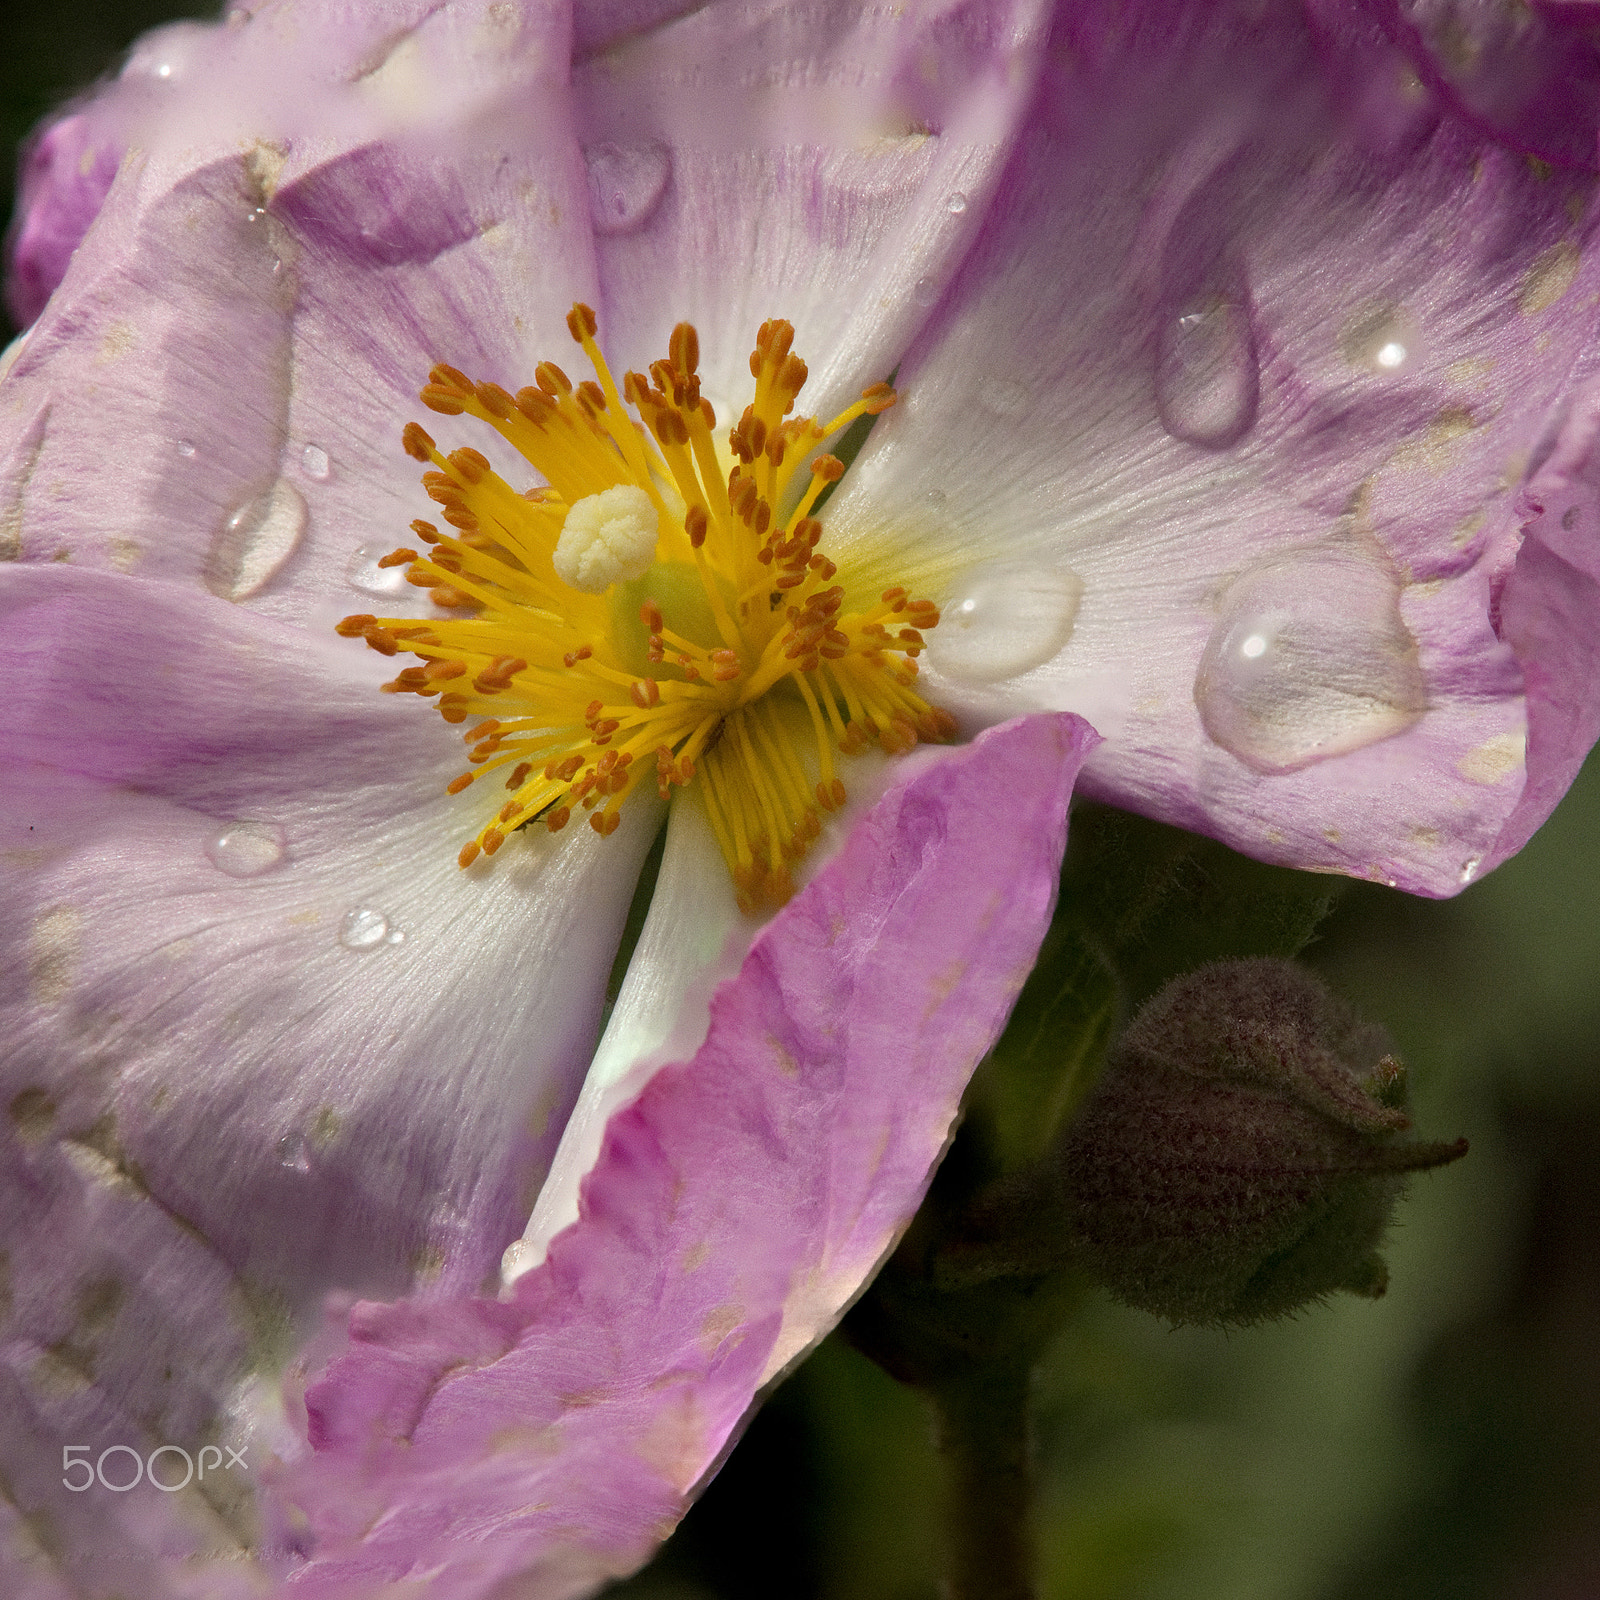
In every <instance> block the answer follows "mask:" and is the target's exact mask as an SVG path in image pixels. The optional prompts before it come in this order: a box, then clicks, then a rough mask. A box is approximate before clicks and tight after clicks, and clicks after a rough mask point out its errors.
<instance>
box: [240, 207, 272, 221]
mask: <svg viewBox="0 0 1600 1600" xmlns="http://www.w3.org/2000/svg"><path fill="white" fill-rule="evenodd" d="M266 214H267V208H266V207H265V206H251V208H250V209H249V210H248V211H247V212H245V214H244V220H245V221H246V222H260V221H261V219H262V218H263V217H264V216H266Z"/></svg>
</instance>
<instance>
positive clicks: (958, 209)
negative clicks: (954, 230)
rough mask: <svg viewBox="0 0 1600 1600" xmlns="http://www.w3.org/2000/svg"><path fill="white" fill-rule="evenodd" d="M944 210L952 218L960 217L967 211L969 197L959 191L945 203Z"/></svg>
mask: <svg viewBox="0 0 1600 1600" xmlns="http://www.w3.org/2000/svg"><path fill="white" fill-rule="evenodd" d="M944 208H945V210H946V211H948V212H949V213H950V215H951V216H952V217H959V216H960V215H961V213H962V212H963V211H965V210H966V209H967V197H966V196H965V195H964V194H962V193H961V191H960V190H959V189H958V190H957V191H956V192H955V193H954V194H953V195H951V196H950V198H949V199H948V200H946V201H945V203H944Z"/></svg>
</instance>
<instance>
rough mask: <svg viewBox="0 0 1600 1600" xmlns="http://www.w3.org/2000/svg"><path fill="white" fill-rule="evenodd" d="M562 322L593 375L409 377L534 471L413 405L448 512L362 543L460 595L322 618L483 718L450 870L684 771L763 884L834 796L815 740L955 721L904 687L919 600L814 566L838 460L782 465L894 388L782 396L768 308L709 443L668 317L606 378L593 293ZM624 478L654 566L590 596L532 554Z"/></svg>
mask: <svg viewBox="0 0 1600 1600" xmlns="http://www.w3.org/2000/svg"><path fill="white" fill-rule="evenodd" d="M567 325H568V328H569V329H570V330H571V333H572V336H573V338H574V339H575V340H576V341H577V342H578V344H579V345H581V346H582V348H583V352H584V354H585V355H586V356H587V357H588V359H589V362H590V363H591V365H592V366H593V368H594V373H595V381H588V382H583V383H580V384H578V385H576V386H574V385H573V383H572V382H571V380H570V379H569V378H568V377H567V375H566V374H565V373H564V372H563V371H562V370H561V369H560V368H559V367H557V366H555V365H554V364H553V363H551V362H542V363H541V364H540V365H539V366H538V368H537V369H536V370H535V373H534V377H535V381H536V386H535V387H533V388H527V389H522V390H519V391H518V392H517V393H516V394H514V395H513V394H510V393H508V392H507V391H506V390H505V389H502V388H500V387H499V386H498V385H496V384H492V383H474V382H472V380H470V379H469V378H468V377H467V376H466V375H465V374H464V373H461V372H458V371H457V370H456V369H455V368H454V367H449V366H442V365H441V366H436V367H435V368H434V369H433V370H432V372H431V373H430V374H429V377H428V383H427V386H426V387H425V388H424V389H423V390H422V394H421V399H422V402H423V404H424V405H426V406H428V407H429V408H430V409H431V410H433V411H436V412H440V413H443V414H445V415H459V414H462V413H465V414H467V415H470V416H473V417H476V418H478V419H479V420H480V421H482V422H486V423H488V424H489V425H490V426H491V427H493V428H494V429H496V430H497V431H498V432H499V433H500V434H501V435H502V436H503V437H504V438H505V439H506V440H507V441H508V442H509V443H510V444H511V445H513V446H514V447H515V448H516V449H517V450H518V451H520V452H521V454H522V455H523V456H524V457H526V458H527V460H528V461H529V462H530V463H531V464H532V465H533V466H534V468H535V469H536V470H537V471H538V473H539V474H540V476H542V477H543V478H544V480H545V483H546V484H547V485H548V487H540V488H535V489H530V490H528V491H527V492H526V493H525V494H519V493H517V492H516V491H515V490H514V489H512V487H511V486H510V485H509V484H508V483H507V482H506V481H505V480H504V479H503V478H501V477H500V476H499V475H498V474H497V473H495V472H494V471H493V470H492V468H491V466H490V464H489V462H488V460H487V459H486V458H485V457H484V456H483V455H482V454H480V453H479V452H478V451H476V450H473V449H470V448H467V449H458V450H452V451H451V452H450V453H449V454H448V455H445V454H441V452H440V451H439V449H438V447H437V446H436V445H435V443H434V441H433V440H432V439H431V438H430V437H429V436H428V434H427V433H425V432H424V431H423V430H422V429H421V428H420V427H418V426H417V424H415V423H411V424H409V425H408V426H407V427H406V430H405V446H406V450H407V452H408V453H409V454H410V455H412V456H413V457H415V458H416V459H417V460H419V461H423V462H427V463H428V464H429V465H430V467H431V468H432V470H431V471H428V472H425V473H424V474H423V479H422V481H423V484H424V485H425V487H426V488H427V491H428V494H429V495H430V496H431V497H432V499H433V500H434V501H435V503H436V504H437V505H438V506H439V516H440V520H441V521H442V522H443V523H444V524H445V525H446V527H445V529H443V530H441V529H440V528H439V527H438V526H437V525H435V524H434V523H430V522H424V521H420V520H419V521H416V522H413V523H412V524H411V527H412V530H413V532H414V533H415V534H416V536H417V540H418V542H419V544H421V545H423V546H426V551H425V553H424V552H422V551H419V550H417V549H414V548H402V549H399V550H396V551H394V552H393V553H392V554H390V555H388V556H386V557H384V559H383V561H382V562H381V563H380V565H384V566H398V565H404V566H405V567H406V569H407V571H406V577H407V580H408V581H409V582H410V583H413V584H416V585H418V586H419V587H421V588H425V589H427V590H428V591H429V593H430V596H431V598H432V600H433V601H434V603H435V604H436V605H437V606H438V607H440V608H441V609H442V610H446V611H453V612H456V613H457V615H456V616H454V617H450V618H441V619H439V620H434V621H418V620H416V619H414V618H413V619H406V618H392V617H391V618H380V617H375V616H370V615H366V614H362V615H359V616H351V617H346V618H345V619H344V620H343V621H342V622H341V623H340V624H339V632H340V633H341V634H343V635H345V636H346V637H361V638H364V639H365V640H366V642H367V644H368V645H369V646H370V647H371V648H372V649H374V650H377V651H380V652H381V653H383V654H384V655H394V654H396V653H398V652H399V651H401V650H405V651H407V652H409V653H410V654H412V655H413V656H415V657H417V658H418V660H419V661H420V662H421V663H422V664H421V665H420V666H414V667H407V668H405V669H404V670H402V671H401V672H400V673H399V675H398V676H397V677H396V678H395V679H394V680H393V681H392V682H390V683H387V684H385V685H384V688H385V690H387V691H389V692H391V693H396V694H416V695H420V696H422V697H424V698H435V697H436V699H437V705H438V709H439V712H440V715H441V716H443V717H444V719H445V720H446V721H447V722H452V723H461V722H465V721H467V720H468V719H469V718H482V719H484V720H481V721H478V722H477V724H476V725H475V726H474V727H473V728H472V729H471V730H470V731H469V732H468V733H467V734H466V735H465V738H466V742H467V744H468V745H469V746H470V754H469V755H468V758H467V759H468V762H469V770H468V771H466V772H464V773H462V775H461V776H460V777H458V778H457V779H455V781H454V782H453V783H451V784H450V786H449V787H450V790H451V792H452V793H460V792H461V791H463V790H465V789H467V788H469V787H470V786H472V785H474V784H478V783H483V782H485V781H486V780H487V779H489V777H490V776H491V774H493V775H494V776H495V777H497V778H498V777H500V776H501V775H502V774H504V780H503V781H504V786H505V788H506V789H507V790H509V791H510V798H509V799H508V800H506V801H505V802H504V803H503V804H502V805H501V806H500V807H499V809H498V810H497V811H496V812H495V813H494V815H493V816H492V817H491V819H490V820H489V821H488V822H487V823H486V824H485V826H484V827H483V828H482V829H481V830H480V832H479V833H478V835H477V837H476V838H475V839H473V840H472V841H471V842H469V843H468V844H467V845H466V846H465V847H464V848H463V849H462V851H461V856H460V860H461V865H462V866H463V867H466V866H470V865H471V864H472V862H473V861H474V860H476V859H477V857H478V855H479V853H480V851H481V852H482V853H483V854H485V855H490V856H492V855H493V854H494V853H495V852H496V851H497V850H498V849H499V848H500V847H501V845H502V844H504V842H505V839H506V836H507V834H508V833H509V832H510V831H511V830H513V829H515V828H518V827H521V826H523V825H525V824H527V823H529V822H532V821H534V820H538V821H541V822H543V824H544V825H545V826H546V827H547V828H549V829H550V830H551V832H556V831H558V830H560V829H561V828H563V827H565V826H566V824H567V823H568V822H569V821H570V820H571V818H572V816H573V814H574V812H575V811H579V810H582V811H585V812H587V813H588V818H589V825H590V827H592V828H593V829H594V830H595V831H596V832H597V833H599V834H601V835H602V836H604V835H606V834H608V833H610V832H612V831H613V830H614V829H615V828H616V827H617V825H618V822H619V820H620V818H619V808H620V807H621V805H622V803H623V802H624V801H625V800H626V799H627V797H628V796H629V795H630V794H631V793H632V792H633V791H634V790H635V789H636V788H638V787H639V786H640V785H641V784H644V783H649V782H652V781H653V783H654V786H655V789H656V792H657V793H658V794H659V795H660V796H661V797H662V798H663V799H666V798H668V797H669V796H670V794H671V791H672V789H673V787H674V786H675V785H677V786H683V785H687V784H689V783H691V782H698V785H699V788H700V792H701V793H702V795H703V796H704V801H705V808H706V812H707V815H708V816H709V818H710V821H711V826H712V828H713V829H714V830H715V832H716V835H717V839H718V842H719V844H720V845H721V848H722V853H723V855H724V857H725V858H726V860H727V863H728V867H729V870H730V872H731V873H732V875H733V879H734V883H735V886H736V888H737V890H738V894H739V900H740V904H741V905H742V906H744V907H745V908H746V909H747V910H749V909H754V908H755V907H756V906H757V905H759V904H761V903H762V902H768V903H773V904H781V903H782V902H783V901H784V900H786V899H787V898H788V896H789V894H790V893H792V887H793V886H792V883H791V879H790V867H791V866H792V864H793V863H794V862H796V861H797V860H798V859H799V858H800V857H801V856H802V855H803V854H804V853H805V851H806V849H807V847H808V846H809V844H810V842H811V840H812V839H814V838H815V837H816V835H817V833H818V832H819V831H820V813H822V812H824V811H831V810H833V809H834V808H835V807H837V806H838V805H839V804H841V803H842V802H843V800H844V798H845V790H844V785H843V784H842V783H841V782H840V780H839V778H838V777H837V776H836V774H835V769H834V752H835V750H836V749H837V750H838V751H841V752H843V753H845V754H854V753H857V752H859V751H861V750H863V749H865V748H866V747H867V746H868V745H870V744H873V743H876V744H878V745H880V746H881V747H882V748H883V749H884V750H886V751H888V752H890V753H891V754H895V753H899V752H901V751H905V750H908V749H910V748H911V747H912V746H913V745H914V744H916V742H917V741H918V739H919V738H920V739H927V740H935V741H943V740H946V739H949V738H950V737H952V735H953V734H954V731H955V726H954V723H953V722H952V720H951V719H950V717H949V716H948V715H947V714H946V713H944V712H942V711H938V710H935V709H934V708H933V707H931V706H929V705H928V704H927V703H926V702H925V701H924V700H922V699H921V698H920V697H919V696H918V695H917V694H916V693H915V691H914V689H913V685H914V683H915V681H916V676H917V666H916V658H917V656H918V654H919V653H920V651H921V650H922V647H923V634H924V633H925V632H926V630H927V629H929V628H931V627H933V626H934V625H935V624H936V623H937V622H938V620H939V613H938V611H937V609H936V608H935V607H934V606H933V605H932V604H931V603H930V602H929V601H926V600H913V599H911V598H909V596H908V595H907V594H906V592H905V590H904V589H899V588H892V589H889V590H887V591H885V592H883V593H882V595H881V596H875V597H872V598H870V599H868V600H866V601H864V602H863V601H861V600H858V599H857V597H855V596H853V595H851V594H850V593H849V592H848V590H847V587H846V585H845V584H842V583H836V582H834V579H835V578H836V577H837V576H838V571H837V569H836V567H835V566H834V564H833V562H831V561H829V560H828V559H827V557H826V556H824V555H823V554H822V553H821V551H820V550H819V549H818V548H817V547H818V543H819V541H820V538H821V533H822V528H821V524H820V523H819V522H818V521H817V519H816V518H815V517H813V516H812V515H811V512H812V510H813V508H814V507H815V505H816V502H817V500H818V498H819V496H820V495H821V494H822V493H823V491H824V490H825V489H826V488H827V487H828V486H829V485H830V484H831V483H834V482H836V481H837V480H838V479H839V478H840V476H841V475H842V474H843V472H844V467H843V465H842V463H841V462H840V461H839V460H838V459H837V458H836V457H834V456H831V455H818V456H816V457H815V458H814V459H812V460H811V461H810V464H809V471H808V472H807V473H806V475H805V482H804V486H803V488H802V487H800V486H799V485H798V484H797V482H796V480H797V478H798V477H799V475H800V473H801V468H802V466H803V464H804V463H805V462H806V458H807V455H808V453H809V452H810V451H811V450H813V449H814V448H815V447H816V446H817V445H819V444H821V443H823V442H825V441H826V440H827V439H828V438H830V437H831V436H833V435H834V434H836V433H838V432H839V431H840V430H842V429H843V428H845V427H847V426H848V425H849V424H850V423H851V422H853V421H854V420H855V419H856V418H857V417H860V416H863V415H867V414H876V413H878V412H880V411H882V410H884V409H885V408H887V407H888V406H890V405H892V404H893V403H894V391H893V390H892V389H890V388H889V386H888V385H887V384H877V385H874V387H872V388H870V389H868V390H866V391H865V392H864V393H863V395H862V397H861V399H860V400H859V401H857V402H856V403H855V404H854V405H852V406H850V407H848V408H847V409H846V410H844V411H843V412H841V413H840V414H839V415H838V416H837V417H835V418H833V420H832V421H831V422H828V423H826V424H824V425H819V424H818V423H817V422H816V421H814V420H813V419H812V418H810V417H804V416H801V417H792V416H791V415H790V413H791V412H792V411H793V409H794V403H795V398H796V396H797V395H798V394H799V392H800V389H801V386H802V385H803V384H804V383H805V381H806V367H805V363H804V362H803V361H802V360H801V359H800V358H799V357H798V356H797V355H795V354H793V353H792V351H791V349H790V344H791V341H792V340H793V337H794V330H793V328H792V327H791V326H790V325H789V324H788V323H787V322H782V321H771V322H767V323H764V324H763V325H762V328H761V331H760V334H759V335H758V337H757V340H756V348H755V350H754V352H753V353H752V354H751V357H750V371H751V375H752V376H753V377H754V378H755V385H756V389H755V399H754V400H753V402H752V403H751V404H750V405H749V406H747V407H746V408H745V411H744V414H743V416H742V417H740V419H739V421H738V422H737V423H736V424H735V425H734V426H733V427H732V429H731V430H730V431H729V433H728V434H727V440H726V448H725V449H724V450H722V451H721V452H719V448H718V442H717V440H716V439H715V438H714V436H713V429H714V428H715V427H716V417H715V415H714V413H713V411H712V408H711V405H710V403H709V402H708V401H706V400H705V399H703V398H702V397H701V394H700V380H699V377H698V375H697V368H698V365H699V340H698V338H697V336H696V334H695V330H694V329H693V328H692V327H691V326H690V325H689V324H688V323H680V324H679V325H678V326H677V328H675V329H674V330H673V333H672V338H671V340H670V343H669V347H668V353H667V358H666V359H665V360H663V361H657V362H654V363H652V365H651V367H650V372H649V375H648V376H646V375H645V374H642V373H638V372H630V373H628V374H627V376H626V378H625V380H624V382H623V386H622V390H621V392H620V393H619V392H618V389H617V385H616V382H615V380H614V379H613V377H612V375H611V372H610V369H609V368H608V367H607V365H606V363H605V359H604V357H603V356H602V355H601V354H600V349H599V346H598V345H597V343H596V342H595V334H596V325H595V317H594V313H593V312H592V311H591V310H590V309H589V308H588V307H587V306H584V305H577V306H574V307H573V309H572V313H571V315H570V316H569V317H568V319H567ZM625 400H626V405H625V403H624V402H625ZM629 406H631V407H632V408H633V411H634V412H636V413H637V415H638V417H639V418H640V419H642V422H643V427H642V428H641V427H640V426H639V425H638V424H637V423H636V422H635V420H634V417H633V415H631V414H630V412H629V410H628V409H627V407H629ZM619 485H626V486H631V487H632V488H633V489H635V490H642V491H643V493H644V494H645V495H647V496H648V497H649V502H650V505H651V506H653V508H654V511H655V515H656V521H657V529H656V533H657V537H656V545H655V558H654V564H653V565H652V566H651V567H650V568H649V570H648V571H647V572H645V574H644V576H643V577H640V578H636V579H619V581H616V582H613V583H611V584H610V585H609V587H606V588H605V589H604V591H603V592H602V593H598V594H596V593H589V592H585V591H582V590H579V589H576V588H572V587H569V586H568V585H567V584H566V583H563V582H562V581H561V579H560V578H559V577H558V576H557V575H556V569H555V565H554V560H553V558H554V554H555V550H556V546H557V543H558V541H559V540H560V537H561V533H562V527H563V524H564V523H565V521H566V518H567V513H568V512H569V511H570V510H571V508H572V507H574V506H576V505H577V504H578V503H579V502H580V501H585V500H588V499H589V498H590V497H591V496H595V495H600V494H604V493H605V492H606V491H608V490H611V489H614V488H616V487H618V486H619ZM630 504H636V505H637V506H639V507H640V508H641V510H642V508H643V505H644V502H643V501H642V500H639V499H638V498H637V496H635V497H634V500H633V501H632V502H630ZM644 515H645V516H646V519H647V518H648V513H644ZM635 526H638V524H637V523H636V524H635ZM643 526H644V527H645V528H646V529H648V520H646V521H645V522H644V524H643ZM645 537H646V538H648V532H646V534H645ZM635 570H636V569H635ZM813 750H814V752H815V754H814V765H811V764H810V752H811V751H813Z"/></svg>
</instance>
